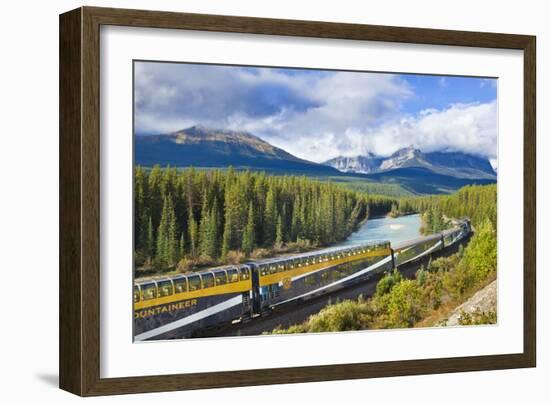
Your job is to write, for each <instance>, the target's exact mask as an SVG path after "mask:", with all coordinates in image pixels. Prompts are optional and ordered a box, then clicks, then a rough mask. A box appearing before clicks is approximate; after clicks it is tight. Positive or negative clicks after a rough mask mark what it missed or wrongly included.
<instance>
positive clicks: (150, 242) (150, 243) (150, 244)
mask: <svg viewBox="0 0 550 403" xmlns="http://www.w3.org/2000/svg"><path fill="white" fill-rule="evenodd" d="M145 254H146V255H147V257H149V258H150V259H152V258H153V256H154V255H155V237H154V234H153V219H152V218H151V216H149V220H148V221H147V240H146V242H145Z"/></svg>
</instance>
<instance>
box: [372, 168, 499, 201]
mask: <svg viewBox="0 0 550 403" xmlns="http://www.w3.org/2000/svg"><path fill="white" fill-rule="evenodd" d="M365 176H366V178H367V179H368V180H371V181H375V182H378V183H383V184H398V185H400V186H401V187H403V188H404V189H405V190H407V191H409V192H412V193H415V194H419V195H422V194H442V193H453V192H455V191H456V190H458V189H460V188H461V187H463V186H466V185H488V184H490V183H495V181H496V178H465V177H456V176H450V175H444V174H441V173H437V172H434V171H433V170H430V169H428V168H423V167H405V168H396V169H392V170H389V171H383V172H377V173H373V174H369V175H365Z"/></svg>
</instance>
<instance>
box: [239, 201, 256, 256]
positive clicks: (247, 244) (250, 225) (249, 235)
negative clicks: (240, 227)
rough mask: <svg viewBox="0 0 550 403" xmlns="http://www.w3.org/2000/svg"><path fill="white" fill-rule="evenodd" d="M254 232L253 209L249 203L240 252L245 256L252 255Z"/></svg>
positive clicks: (254, 243)
mask: <svg viewBox="0 0 550 403" xmlns="http://www.w3.org/2000/svg"><path fill="white" fill-rule="evenodd" d="M255 232H256V228H255V226H254V207H253V205H252V202H251V203H250V206H249V207H248V220H247V223H246V227H245V229H244V233H243V243H242V250H243V252H244V253H245V254H246V255H250V253H252V251H253V250H254V247H255V246H256V240H255V237H254V234H255Z"/></svg>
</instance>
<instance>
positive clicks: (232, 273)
mask: <svg viewBox="0 0 550 403" xmlns="http://www.w3.org/2000/svg"><path fill="white" fill-rule="evenodd" d="M227 277H228V280H229V282H230V283H236V282H237V281H239V272H238V271H237V269H229V270H227Z"/></svg>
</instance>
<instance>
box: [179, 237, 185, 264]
mask: <svg viewBox="0 0 550 403" xmlns="http://www.w3.org/2000/svg"><path fill="white" fill-rule="evenodd" d="M184 257H185V236H184V232H183V231H182V232H181V235H180V241H179V244H178V260H181V259H183V258H184Z"/></svg>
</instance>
